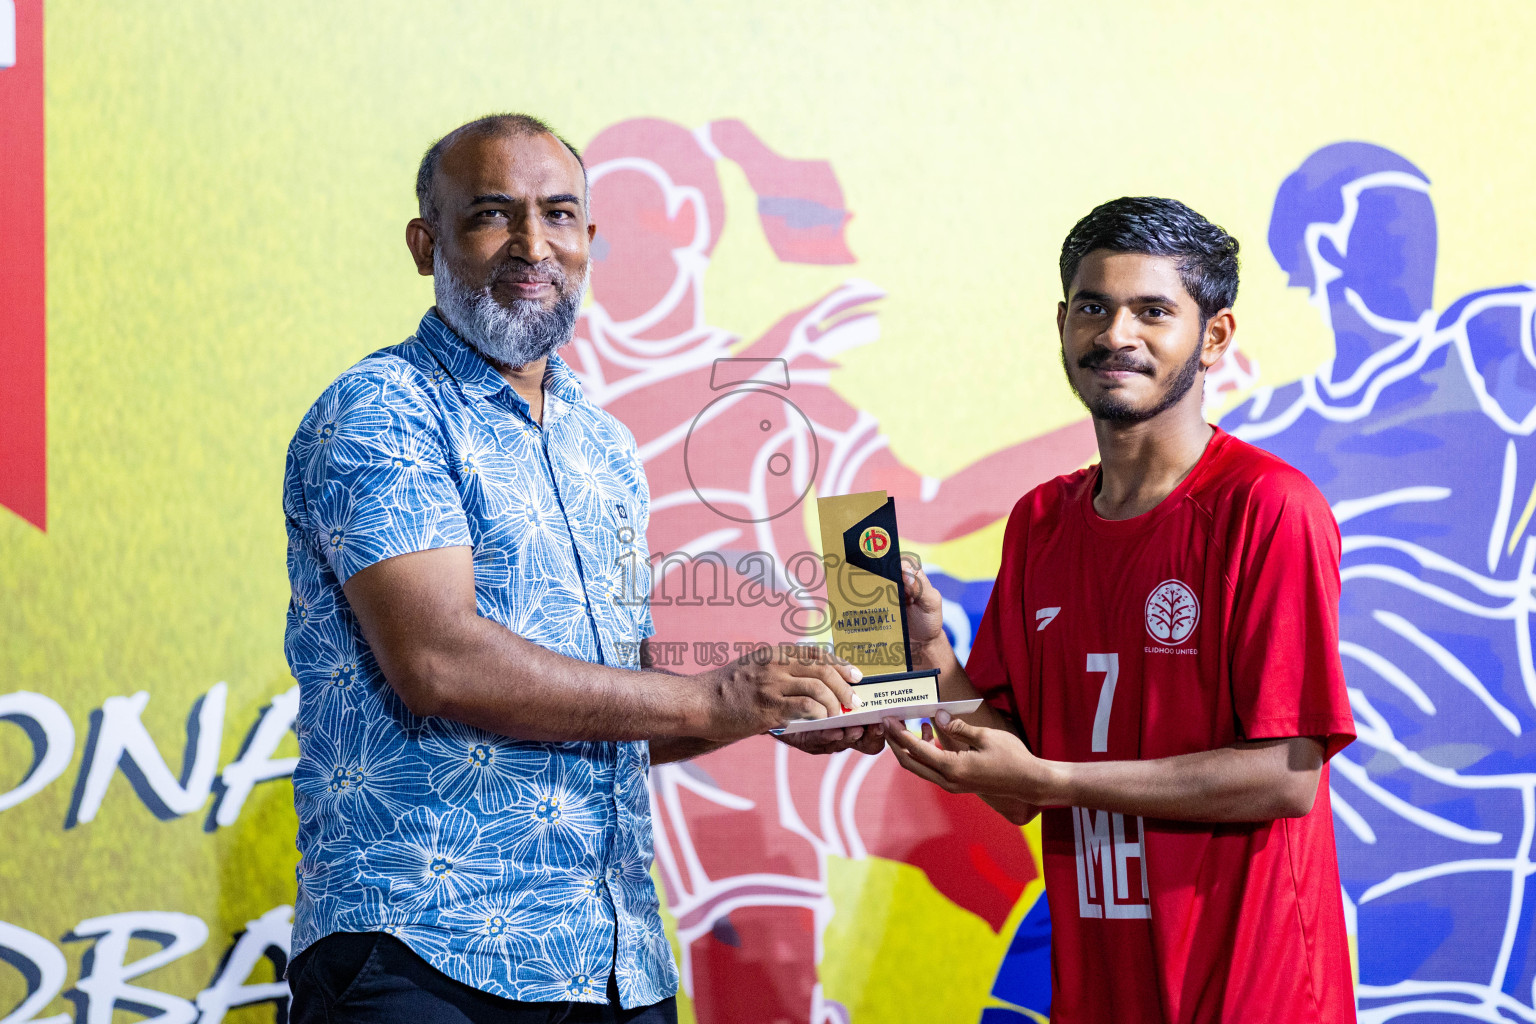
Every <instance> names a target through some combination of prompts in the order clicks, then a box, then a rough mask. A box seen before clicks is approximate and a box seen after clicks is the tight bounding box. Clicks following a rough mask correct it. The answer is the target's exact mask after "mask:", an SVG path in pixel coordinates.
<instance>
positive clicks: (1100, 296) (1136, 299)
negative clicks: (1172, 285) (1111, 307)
mask: <svg viewBox="0 0 1536 1024" xmlns="http://www.w3.org/2000/svg"><path fill="white" fill-rule="evenodd" d="M1072 301H1073V302H1108V303H1114V302H1116V301H1117V300H1116V299H1115V298H1114V297H1113V296H1111V295H1106V294H1105V293H1104V292H1096V291H1092V290H1091V289H1088V288H1082V289H1079V290H1078V291H1076V292H1074V293H1073V295H1072ZM1124 304H1125V305H1127V306H1173V307H1177V306H1178V304H1179V301H1178V300H1177V299H1172V298H1169V297H1168V296H1166V295H1135V296H1132V297H1131V298H1129V299H1126V300H1125V303H1124Z"/></svg>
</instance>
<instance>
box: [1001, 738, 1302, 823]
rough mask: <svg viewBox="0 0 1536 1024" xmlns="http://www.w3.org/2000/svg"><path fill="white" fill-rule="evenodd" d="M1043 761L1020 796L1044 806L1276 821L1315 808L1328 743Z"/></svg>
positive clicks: (1270, 744) (1274, 743)
mask: <svg viewBox="0 0 1536 1024" xmlns="http://www.w3.org/2000/svg"><path fill="white" fill-rule="evenodd" d="M1040 764H1041V767H1042V771H1041V772H1040V775H1041V776H1042V779H1041V781H1031V782H1030V783H1029V784H1028V785H1026V786H1025V787H1023V792H1021V793H1019V794H1018V795H1019V796H1021V797H1023V798H1024V799H1026V800H1030V802H1032V803H1038V804H1041V805H1043V806H1052V807H1063V806H1071V807H1090V808H1093V809H1095V810H1103V811H1115V812H1118V813H1120V814H1134V815H1138V816H1140V817H1144V818H1164V819H1169V820H1173V821H1206V822H1211V821H1270V820H1273V819H1275V818H1290V817H1300V816H1301V815H1304V814H1306V813H1307V812H1308V811H1309V810H1311V808H1312V801H1313V798H1314V797H1315V796H1316V794H1317V788H1318V777H1319V773H1320V770H1321V765H1322V745H1321V744H1320V743H1318V742H1317V741H1316V740H1313V739H1309V738H1305V737H1301V738H1295V739H1288V740H1268V741H1263V742H1260V743H1251V744H1241V745H1239V746H1235V747H1224V748H1222V749H1220V750H1203V751H1200V752H1198V753H1193V754H1181V755H1178V756H1176V757H1164V758H1156V759H1153V760H1148V761H1083V762H1067V761H1045V762H1040ZM1031 793H1033V795H1034V797H1035V799H1032V798H1031V796H1030V794H1031Z"/></svg>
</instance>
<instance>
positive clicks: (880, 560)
mask: <svg viewBox="0 0 1536 1024" xmlns="http://www.w3.org/2000/svg"><path fill="white" fill-rule="evenodd" d="M816 511H817V514H818V515H819V516H820V518H821V548H822V552H823V564H824V565H825V566H826V577H827V612H828V614H829V615H830V616H831V618H832V651H833V653H834V654H836V655H837V656H838V657H840V658H842V659H843V660H845V661H848V662H850V663H852V664H854V665H856V666H858V668H859V671H860V672H862V673H863V674H864V677H863V679H862V680H860V681H859V682H858V683H857V684H856V685H855V686H854V687H853V692H854V693H855V694H857V695H858V698H859V702H860V703H859V708H858V710H856V711H852V712H845V713H843V714H841V715H833V716H831V717H829V718H817V719H803V720H800V721H796V722H790V723H789V724H788V725H786V726H785V727H784V728H783V729H782V730H777V729H776V730H774V731H775V732H785V733H794V732H808V731H812V730H816V729H839V728H843V727H844V726H852V725H865V724H869V723H872V722H878V721H880V720H881V719H883V718H890V717H897V718H902V719H905V720H907V721H912V720H914V719H923V718H928V717H931V716H932V715H934V714H936V713H937V712H938V710H939V709H940V708H943V709H945V710H947V711H948V712H949V713H950V714H954V715H963V714H966V713H968V712H971V711H975V710H976V708H977V706H979V705H980V703H981V702H980V701H979V700H967V701H950V702H948V703H941V702H940V700H939V670H938V669H925V670H923V671H917V672H914V671H913V670H912V655H911V652H910V651H909V650H908V647H907V609H906V603H905V601H904V600H903V598H904V597H905V592H906V587H905V585H904V584H903V583H902V578H901V541H900V538H899V536H898V534H897V532H896V499H895V498H890V497H887V496H886V493H885V492H884V491H865V492H863V493H860V494H844V495H840V496H838V497H835V498H820V499H817V502H816Z"/></svg>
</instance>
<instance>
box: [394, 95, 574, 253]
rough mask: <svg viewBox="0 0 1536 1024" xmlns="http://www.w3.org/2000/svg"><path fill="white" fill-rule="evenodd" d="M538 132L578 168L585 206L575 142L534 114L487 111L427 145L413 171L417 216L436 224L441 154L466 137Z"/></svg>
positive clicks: (507, 136)
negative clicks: (550, 140)
mask: <svg viewBox="0 0 1536 1024" xmlns="http://www.w3.org/2000/svg"><path fill="white" fill-rule="evenodd" d="M538 135H548V136H549V137H550V138H552V139H554V140H555V141H556V142H558V143H560V145H561V146H563V147H564V148H565V150H566V152H568V153H570V154H571V156H572V157H574V158H575V160H576V165H577V166H578V167H580V168H581V180H582V190H583V195H584V196H585V200H586V201H584V202H583V203H582V206H583V208H584V209H585V208H587V207H589V206H590V205H591V204H590V199H591V191H592V190H591V187H590V185H589V183H588V182H587V165H586V164H585V163H584V162H583V161H582V159H581V153H580V152H579V151H578V150H577V149H576V147H575V146H573V145H571V144H570V143H569V142H568V141H566V139H564V138H563V137H562V136H560V135H559V134H557V133H556V132H555V130H554V129H553V128H551V127H550V126H549V125H547V124H545V123H544V122H543V121H541V120H539V119H538V118H536V117H532V116H530V115H528V114H491V115H489V116H486V117H481V118H477V119H475V120H473V121H470V122H469V123H467V124H462V125H460V126H459V127H457V128H455V129H454V130H453V131H451V132H449V133H448V134H447V135H444V136H443V137H442V138H440V139H438V140H437V141H436V142H434V143H433V144H432V145H431V147H430V148H428V150H427V152H426V155H425V156H423V157H422V158H421V166H420V167H418V168H417V171H416V205H417V207H418V210H419V212H420V215H421V219H422V220H424V221H426V222H427V223H428V224H431V225H433V226H434V227H435V226H436V224H437V220H438V214H439V210H438V206H437V196H436V188H437V177H438V173H437V172H438V168H439V165H440V164H441V163H442V161H443V157H444V156H446V155H447V154H448V152H449V151H450V150H453V149H455V148H457V147H458V145H459V144H460V143H462V142H465V141H467V140H470V139H479V140H487V139H506V138H519V137H529V136H538Z"/></svg>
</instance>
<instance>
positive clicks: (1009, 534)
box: [965, 500, 1029, 722]
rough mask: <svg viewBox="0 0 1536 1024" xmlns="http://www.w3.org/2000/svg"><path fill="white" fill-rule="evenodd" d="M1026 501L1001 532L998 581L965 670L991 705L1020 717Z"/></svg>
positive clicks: (1025, 667) (1025, 666) (1024, 665)
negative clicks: (1018, 690)
mask: <svg viewBox="0 0 1536 1024" xmlns="http://www.w3.org/2000/svg"><path fill="white" fill-rule="evenodd" d="M1028 532H1029V531H1028V518H1027V511H1026V505H1025V502H1024V501H1023V500H1021V501H1020V502H1019V503H1018V504H1017V505H1015V506H1014V509H1013V513H1012V515H1010V516H1009V518H1008V526H1007V529H1006V531H1005V532H1004V534H1003V559H1002V564H1001V565H1000V566H999V567H998V571H997V582H996V583H995V584H993V586H992V594H991V596H990V597H988V598H987V610H986V611H985V612H983V613H982V616H981V625H980V626H979V627H978V628H977V630H976V637H975V639H973V640H972V641H971V654H970V658H969V659H967V661H966V663H965V672H966V675H967V676H969V677H970V680H971V685H972V686H974V687H975V688H976V692H977V693H978V694H980V695H981V697H982V698H983V699H984V700H985V701H986V702H987V703H988V704H989V705H990V706H992V707H993V708H996V709H997V710H998V711H1000V712H1002V713H1003V714H1004V715H1007V716H1008V717H1009V718H1011V719H1013V720H1014V721H1016V722H1017V721H1020V717H1019V697H1018V693H1017V691H1016V689H1015V687H1016V686H1017V685H1020V684H1022V683H1024V682H1025V679H1024V678H1023V677H1024V675H1025V674H1026V673H1027V671H1028V664H1029V662H1028V660H1027V656H1026V655H1025V653H1024V636H1023V630H1022V628H1021V626H1020V625H1019V624H1020V623H1022V622H1023V621H1024V606H1023V601H1024V554H1025V547H1026V537H1027V535H1028Z"/></svg>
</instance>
